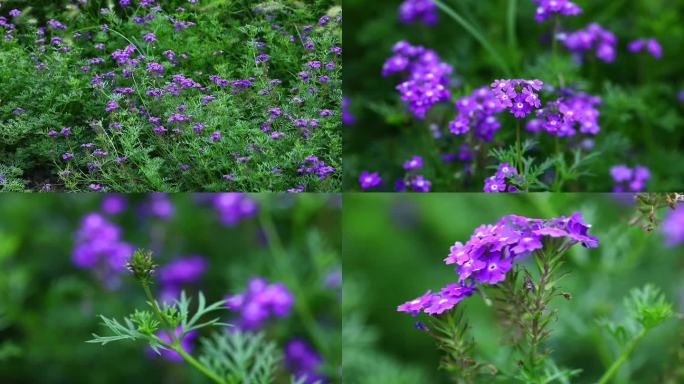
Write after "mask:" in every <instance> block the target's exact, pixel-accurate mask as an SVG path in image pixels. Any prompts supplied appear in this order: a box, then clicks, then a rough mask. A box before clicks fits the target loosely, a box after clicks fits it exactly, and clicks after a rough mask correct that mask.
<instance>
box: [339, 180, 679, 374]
mask: <svg viewBox="0 0 684 384" xmlns="http://www.w3.org/2000/svg"><path fill="white" fill-rule="evenodd" d="M344 205H345V213H344V216H343V226H342V227H343V243H342V246H343V262H344V274H345V277H344V278H345V280H344V296H343V297H344V299H343V343H344V344H343V356H344V362H343V367H344V372H345V380H347V379H349V380H350V381H349V382H352V383H376V384H379V383H418V382H420V383H447V382H448V380H447V376H446V374H445V373H444V372H440V371H438V369H437V366H438V361H439V356H440V355H439V353H438V351H437V349H436V348H435V345H434V342H433V339H432V338H430V337H429V336H428V335H427V334H425V333H424V332H422V331H419V330H416V329H414V328H413V323H414V322H415V321H416V320H417V319H416V318H413V317H411V316H410V315H408V314H406V313H399V312H396V307H397V305H399V304H402V303H404V302H405V301H408V300H411V299H413V298H415V297H418V296H420V295H421V294H423V293H424V292H425V291H426V290H428V289H432V290H437V289H439V288H441V287H442V286H444V285H445V284H446V283H448V282H453V281H456V279H457V275H456V274H455V272H453V269H452V268H451V267H449V266H446V265H445V264H444V263H443V261H442V260H443V259H444V257H446V256H447V254H448V253H449V247H450V246H451V245H452V244H453V243H454V242H456V241H462V242H465V241H467V240H468V238H469V237H470V235H471V233H472V231H473V230H474V229H475V228H476V227H477V226H479V225H480V224H489V223H493V222H496V221H498V219H499V218H500V217H501V216H503V215H506V214H519V215H525V216H529V217H556V216H560V215H569V214H571V213H572V212H574V211H580V212H582V214H583V217H584V220H585V221H586V222H587V223H590V224H592V225H593V227H592V228H591V231H590V233H592V234H594V235H596V236H598V238H599V240H600V244H599V247H598V248H597V249H585V248H582V247H581V246H579V245H576V246H574V247H573V248H572V251H571V252H570V254H569V255H568V257H567V262H566V264H565V265H564V267H563V269H564V270H566V271H569V272H570V274H569V275H568V276H567V277H565V278H564V279H563V280H562V281H561V283H560V287H561V289H562V290H564V291H568V292H570V293H571V294H572V296H573V299H572V300H570V301H565V300H563V299H560V298H559V299H556V300H555V301H553V304H552V305H553V306H554V307H555V308H558V310H559V316H558V320H557V322H556V323H554V324H553V325H552V326H551V330H552V333H551V338H550V340H549V346H550V347H551V348H552V350H553V352H552V356H553V357H554V358H555V360H556V362H557V363H558V364H559V366H561V367H563V368H571V369H575V368H577V369H581V370H582V373H581V374H580V376H578V377H576V380H573V381H572V382H576V383H590V382H595V381H596V380H597V379H598V377H599V376H600V375H601V374H602V373H603V372H604V370H605V368H606V367H607V366H608V365H610V364H611V363H612V362H613V360H614V358H615V356H614V352H613V344H612V341H611V339H610V337H609V336H608V335H607V334H605V333H603V332H602V331H601V330H600V328H599V326H598V325H597V323H596V322H597V321H598V320H600V319H602V318H608V319H611V320H619V319H620V318H621V317H622V316H623V315H624V312H625V311H624V308H623V306H622V303H623V298H624V297H625V296H626V295H627V294H628V292H629V290H630V289H632V288H637V287H642V286H643V285H644V284H646V283H652V284H654V285H656V286H657V287H659V288H660V289H662V290H663V291H664V292H665V295H666V297H667V299H668V300H669V301H670V302H672V303H673V304H674V307H675V311H676V312H679V313H681V312H682V311H683V310H684V308H682V306H684V246H682V245H680V246H679V247H671V248H666V247H665V246H664V245H663V237H662V235H661V233H659V232H658V230H656V231H654V232H650V233H647V232H645V231H644V230H643V229H642V228H641V227H640V226H638V225H630V224H629V221H630V219H632V217H633V216H634V213H635V210H634V205H633V196H632V195H627V194H624V195H617V194H616V195H609V194H558V193H556V194H525V195H498V194H493V195H487V194H440V193H433V194H429V195H422V194H418V195H406V194H401V195H395V194H379V193H374V194H363V193H353V194H352V193H348V194H345V198H344ZM665 212H666V209H663V210H661V211H659V212H658V216H659V217H661V216H662V215H663V214H665ZM529 261H531V260H528V261H527V262H529ZM459 305H465V307H466V317H467V318H468V320H469V321H470V324H471V326H472V330H471V331H472V333H471V335H472V336H474V338H475V342H476V348H475V350H476V355H477V356H479V357H480V358H481V360H484V361H489V362H491V363H493V364H494V365H495V366H497V367H498V368H500V369H502V370H505V371H508V372H511V371H512V370H514V369H515V361H514V360H513V359H512V357H511V348H510V347H508V346H505V345H502V344H501V343H500V340H501V339H502V337H503V336H504V335H505V334H506V330H505V329H501V328H500V327H499V326H498V325H497V323H496V322H495V316H494V313H493V311H492V310H491V308H488V307H486V306H485V305H484V303H483V300H482V299H481V298H480V297H479V296H477V295H474V296H472V297H470V298H467V299H465V300H464V301H462V302H461V304H459ZM423 316H424V315H423ZM419 317H420V316H419ZM683 331H684V324H682V321H681V320H679V321H678V320H676V319H674V318H673V319H670V320H667V321H666V322H665V323H664V324H663V325H661V326H660V327H658V328H656V329H655V330H654V331H653V332H652V333H651V334H649V335H648V336H647V338H646V339H645V340H644V341H643V342H642V344H640V345H639V346H638V347H637V349H636V351H635V353H634V354H633V355H632V358H630V360H629V361H628V363H627V365H626V368H625V369H624V370H623V371H621V372H620V375H618V376H617V380H616V381H614V382H615V383H644V384H647V383H649V384H650V383H661V382H665V381H664V378H665V377H670V378H671V377H672V375H674V373H673V372H674V369H675V368H676V367H677V366H678V365H679V367H681V364H682V361H681V360H679V361H678V360H677V359H678V357H677V353H680V354H681V355H680V356H679V359H682V356H684V349H682V348H684V339H683V338H684V333H682V332H683ZM678 348H679V349H678ZM365 360H369V361H371V363H365V362H364V361H365ZM681 380H682V377H681V376H679V377H678V378H676V379H674V381H668V382H669V383H679V382H682V381H681ZM503 382H506V381H505V380H504V381H503Z"/></svg>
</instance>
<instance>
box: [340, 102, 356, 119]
mask: <svg viewBox="0 0 684 384" xmlns="http://www.w3.org/2000/svg"><path fill="white" fill-rule="evenodd" d="M348 108H349V98H348V97H347V96H343V97H342V124H344V125H352V124H354V122H355V121H356V118H355V117H354V115H352V114H351V112H349V109H348Z"/></svg>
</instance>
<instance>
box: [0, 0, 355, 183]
mask: <svg viewBox="0 0 684 384" xmlns="http://www.w3.org/2000/svg"><path fill="white" fill-rule="evenodd" d="M23 6H24V8H21V9H10V8H8V7H5V6H2V8H0V31H2V32H3V34H4V39H2V41H0V78H2V79H12V81H11V82H9V83H7V82H3V87H0V100H2V105H1V106H0V133H2V135H1V136H2V138H1V139H0V157H1V158H2V160H0V180H2V181H0V185H2V188H3V189H4V190H24V189H30V190H53V189H57V190H69V191H82V190H91V191H102V190H111V191H124V192H134V191H150V190H152V191H197V190H207V191H208V190H211V191H216V190H241V191H260V190H277V191H286V190H291V191H333V190H339V183H340V181H339V176H338V173H339V172H338V169H339V168H340V155H341V139H340V132H339V128H340V125H341V114H340V103H341V91H340V86H341V71H342V61H341V54H342V48H341V25H342V16H341V7H340V6H339V1H334V0H329V1H327V0H322V1H316V2H313V3H312V4H307V3H304V2H298V1H296V2H287V1H267V2H252V1H244V0H231V1H219V0H189V1H181V0H175V1H165V2H161V1H158V0H135V1H127V0H121V1H116V2H108V3H102V2H97V1H79V2H66V1H59V2H56V3H55V2H50V3H49V4H48V2H45V4H43V5H36V6H35V7H28V6H26V5H23ZM17 7H22V4H21V3H19V4H18V5H17Z"/></svg>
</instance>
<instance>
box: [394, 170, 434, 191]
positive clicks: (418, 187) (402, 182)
mask: <svg viewBox="0 0 684 384" xmlns="http://www.w3.org/2000/svg"><path fill="white" fill-rule="evenodd" d="M431 187H432V182H431V181H430V180H428V179H426V178H425V176H423V175H418V174H415V173H408V174H407V175H406V176H405V177H404V178H403V179H399V180H397V183H396V186H395V190H396V191H397V192H402V191H406V190H410V191H413V192H430V188H431Z"/></svg>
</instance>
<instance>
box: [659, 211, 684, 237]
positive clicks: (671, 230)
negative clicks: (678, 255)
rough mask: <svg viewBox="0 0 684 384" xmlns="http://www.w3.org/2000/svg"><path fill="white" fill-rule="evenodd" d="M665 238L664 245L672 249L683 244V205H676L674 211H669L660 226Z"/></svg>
mask: <svg viewBox="0 0 684 384" xmlns="http://www.w3.org/2000/svg"><path fill="white" fill-rule="evenodd" d="M660 231H661V232H662V233H663V236H665V245H667V246H668V247H672V246H675V245H678V244H681V243H682V242H684V204H678V205H677V207H676V208H675V209H674V210H669V211H668V212H667V213H666V214H665V218H664V219H663V222H662V224H661V226H660Z"/></svg>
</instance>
